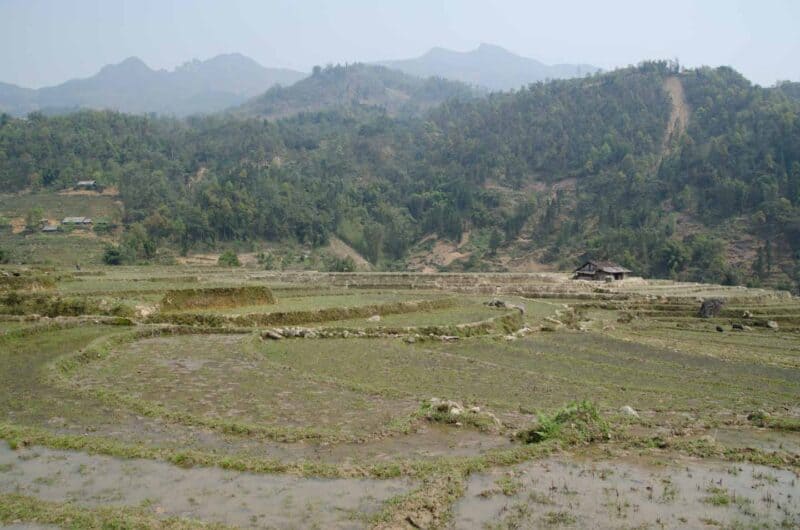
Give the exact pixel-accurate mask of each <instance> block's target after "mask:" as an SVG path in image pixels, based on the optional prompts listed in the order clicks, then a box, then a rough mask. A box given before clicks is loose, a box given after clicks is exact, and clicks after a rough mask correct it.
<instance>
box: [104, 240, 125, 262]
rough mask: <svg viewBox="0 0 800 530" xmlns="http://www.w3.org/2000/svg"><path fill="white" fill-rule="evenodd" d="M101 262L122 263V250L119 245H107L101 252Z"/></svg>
mask: <svg viewBox="0 0 800 530" xmlns="http://www.w3.org/2000/svg"><path fill="white" fill-rule="evenodd" d="M103 263H105V264H106V265H122V251H121V250H120V248H119V245H109V246H107V247H106V250H105V252H103Z"/></svg>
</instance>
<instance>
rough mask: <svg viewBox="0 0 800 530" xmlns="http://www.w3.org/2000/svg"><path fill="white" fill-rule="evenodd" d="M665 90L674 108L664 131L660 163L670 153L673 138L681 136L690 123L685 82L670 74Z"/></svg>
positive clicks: (665, 81) (666, 80) (659, 163)
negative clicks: (684, 90) (684, 89)
mask: <svg viewBox="0 0 800 530" xmlns="http://www.w3.org/2000/svg"><path fill="white" fill-rule="evenodd" d="M664 90H666V91H667V94H669V97H670V99H671V100H672V110H671V111H670V114H669V122H667V130H666V131H664V139H663V140H662V141H661V154H660V155H659V159H658V165H661V160H662V159H663V158H664V157H665V156H666V155H667V154H669V151H670V143H671V142H672V140H673V139H675V138H678V137H680V136H681V135H682V134H683V133H685V132H686V127H688V125H689V114H690V108H689V104H688V103H687V102H686V95H685V94H684V92H683V83H681V80H680V79H678V78H677V77H675V76H670V77H668V78H667V79H665V80H664Z"/></svg>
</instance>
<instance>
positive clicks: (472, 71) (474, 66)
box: [380, 42, 599, 90]
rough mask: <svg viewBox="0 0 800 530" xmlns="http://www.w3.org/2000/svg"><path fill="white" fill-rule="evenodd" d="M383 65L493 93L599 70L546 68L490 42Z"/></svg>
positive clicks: (439, 51) (386, 62)
mask: <svg viewBox="0 0 800 530" xmlns="http://www.w3.org/2000/svg"><path fill="white" fill-rule="evenodd" d="M380 64H383V65H384V66H388V67H389V68H394V69H397V70H400V71H402V72H405V73H407V74H412V75H416V76H421V77H443V78H445V79H451V80H455V81H462V82H465V83H469V84H470V85H477V86H482V87H486V88H488V89H490V90H509V89H515V88H519V87H521V86H526V85H528V84H530V83H536V82H538V81H544V80H546V79H567V78H570V77H582V76H583V75H585V74H586V73H593V72H596V71H597V70H599V69H598V68H595V67H593V66H589V65H569V64H567V65H546V64H543V63H541V62H539V61H537V60H536V59H531V58H528V57H523V56H520V55H517V54H515V53H513V52H510V51H508V50H507V49H505V48H503V47H502V46H498V45H496V44H490V43H487V42H482V43H481V44H479V45H478V47H477V48H475V49H473V50H471V51H465V52H460V51H453V50H448V49H446V48H440V47H436V48H431V49H430V50H429V51H428V52H427V53H426V54H425V55H423V56H421V57H417V58H414V59H406V60H401V61H385V62H382V63H380Z"/></svg>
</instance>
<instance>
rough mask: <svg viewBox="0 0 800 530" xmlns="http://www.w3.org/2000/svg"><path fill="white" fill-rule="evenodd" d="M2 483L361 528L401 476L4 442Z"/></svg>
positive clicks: (80, 499) (276, 521) (101, 500)
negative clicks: (249, 468) (16, 446)
mask: <svg viewBox="0 0 800 530" xmlns="http://www.w3.org/2000/svg"><path fill="white" fill-rule="evenodd" d="M0 468H2V469H3V473H0V491H3V492H6V493H20V494H24V495H30V496H33V497H36V498H39V499H43V500H47V501H56V502H64V501H71V502H75V503H78V504H83V505H90V506H99V505H140V504H142V503H145V502H146V503H147V504H148V506H149V508H150V509H152V511H153V513H154V514H157V515H164V516H167V515H175V516H180V517H188V518H193V519H199V520H203V521H213V522H220V523H224V524H229V525H235V526H241V527H249V528H263V527H280V528H295V527H296V528H313V527H319V528H361V527H364V526H365V524H366V519H365V518H366V517H367V516H368V515H369V514H371V513H374V512H375V511H377V510H378V509H379V508H380V506H381V503H383V502H384V501H385V500H387V499H389V498H390V497H393V496H395V495H398V494H400V493H403V492H404V491H407V490H408V489H409V488H410V487H411V484H410V483H409V482H407V481H404V480H367V479H308V478H297V477H291V476H286V475H256V474H250V473H236V472H233V471H225V470H221V469H215V468H194V469H183V468H179V467H176V466H173V465H170V464H166V463H163V462H155V461H150V460H119V459H115V458H110V457H104V456H93V455H87V454H85V453H77V452H70V451H54V450H49V449H45V448H39V447H37V448H32V449H26V450H19V451H12V450H11V449H9V447H8V445H7V444H5V443H2V444H0Z"/></svg>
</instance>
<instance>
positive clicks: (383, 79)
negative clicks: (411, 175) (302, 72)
mask: <svg viewBox="0 0 800 530" xmlns="http://www.w3.org/2000/svg"><path fill="white" fill-rule="evenodd" d="M478 95H483V92H482V91H481V90H479V89H476V88H473V87H471V86H470V85H467V84H465V83H461V82H459V81H450V80H447V79H442V78H441V77H426V78H425V79H422V78H420V77H416V76H413V75H408V74H405V73H403V72H400V71H398V70H391V69H389V68H386V67H383V66H378V65H367V64H362V63H356V64H349V65H344V66H341V65H338V66H327V67H325V68H315V69H314V71H313V72H312V74H311V76H309V77H307V78H305V79H302V80H300V81H298V82H297V83H295V84H294V85H291V86H288V87H282V86H276V87H273V88H270V89H269V90H267V92H266V93H264V94H263V95H261V96H258V97H256V98H253V99H251V100H250V101H248V102H246V103H244V104H243V105H241V106H239V107H237V108H235V109H233V110H232V113H233V114H235V115H239V116H243V117H253V116H257V117H261V118H271V119H278V118H286V117H289V116H292V115H295V114H299V113H301V112H319V111H323V110H330V109H337V108H352V107H357V106H365V107H380V108H383V109H385V110H386V112H387V113H388V114H389V115H392V116H398V115H405V116H413V115H419V114H421V113H422V112H424V111H425V110H427V109H429V108H430V107H432V106H434V105H438V104H439V103H442V102H444V101H445V100H448V99H453V98H460V99H470V98H472V97H475V96H478Z"/></svg>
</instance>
